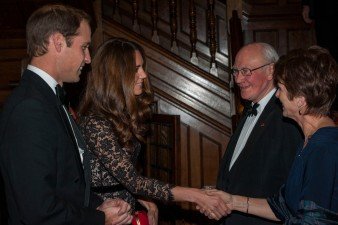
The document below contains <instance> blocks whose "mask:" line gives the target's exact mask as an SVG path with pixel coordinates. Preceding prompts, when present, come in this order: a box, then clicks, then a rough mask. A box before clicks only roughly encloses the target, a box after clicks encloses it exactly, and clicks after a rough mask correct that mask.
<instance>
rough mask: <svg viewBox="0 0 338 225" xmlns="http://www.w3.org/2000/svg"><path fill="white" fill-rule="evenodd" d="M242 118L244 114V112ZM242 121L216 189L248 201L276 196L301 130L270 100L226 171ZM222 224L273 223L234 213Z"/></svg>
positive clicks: (220, 173)
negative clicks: (243, 197) (250, 198)
mask: <svg viewBox="0 0 338 225" xmlns="http://www.w3.org/2000/svg"><path fill="white" fill-rule="evenodd" d="M244 115H245V112H244ZM245 119H246V118H245V117H243V118H242V119H241V120H240V122H239V124H238V127H237V129H236V130H235V132H234V134H233V136H232V137H231V139H230V141H229V143H228V146H227V149H226V152H225V154H224V156H223V158H222V160H221V163H220V168H219V174H218V179H217V188H218V189H220V190H223V191H225V192H228V193H231V194H235V195H236V194H237V195H244V196H248V197H258V198H264V197H268V196H271V195H273V194H275V193H277V192H278V190H279V188H280V186H281V185H282V184H283V183H284V182H285V181H286V178H287V176H288V171H289V169H290V167H291V164H292V162H293V159H294V157H295V152H296V149H297V147H298V146H299V145H300V144H301V143H302V136H301V133H300V129H299V128H298V127H297V125H296V124H295V123H294V122H293V121H291V120H290V119H287V118H284V117H283V116H282V109H281V105H280V102H279V100H278V99H277V98H276V97H275V96H273V97H272V98H271V99H270V101H269V102H268V104H267V105H266V107H265V108H264V110H263V112H262V114H261V115H260V117H259V118H258V120H257V123H256V125H255V127H254V128H253V130H252V132H251V134H250V136H249V138H248V140H247V143H246V145H245V146H244V148H243V150H242V152H241V154H240V155H239V157H238V158H237V160H236V161H235V163H234V164H233V166H232V168H231V170H230V171H229V165H230V161H231V158H232V155H233V153H234V149H235V147H236V143H237V142H239V141H241V140H238V138H239V135H240V133H241V130H242V128H243V125H244V122H245ZM221 224H227V225H254V224H257V225H258V224H259V225H267V224H275V223H274V222H271V221H268V220H264V219H260V218H257V217H254V216H250V215H247V214H243V213H239V212H233V213H232V214H231V215H229V216H228V217H225V218H224V219H223V220H222V221H221Z"/></svg>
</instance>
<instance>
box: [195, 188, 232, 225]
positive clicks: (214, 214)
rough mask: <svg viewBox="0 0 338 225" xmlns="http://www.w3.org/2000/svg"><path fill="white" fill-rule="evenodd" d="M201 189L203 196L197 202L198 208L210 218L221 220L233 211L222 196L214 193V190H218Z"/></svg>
mask: <svg viewBox="0 0 338 225" xmlns="http://www.w3.org/2000/svg"><path fill="white" fill-rule="evenodd" d="M200 191H201V192H202V193H203V195H201V196H202V198H200V199H199V201H198V202H196V203H197V206H196V209H198V210H199V211H200V212H201V213H203V214H204V215H206V216H207V217H208V218H209V219H215V220H219V219H221V218H222V217H223V216H227V215H228V214H229V213H231V209H230V208H229V207H228V206H227V202H226V201H224V200H223V198H222V196H221V195H219V194H214V192H218V191H217V190H215V189H214V190H200Z"/></svg>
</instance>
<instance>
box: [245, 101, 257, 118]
mask: <svg viewBox="0 0 338 225" xmlns="http://www.w3.org/2000/svg"><path fill="white" fill-rule="evenodd" d="M258 106H259V104H258V103H255V104H254V105H252V104H247V105H246V106H245V110H246V111H245V112H246V113H245V115H246V116H256V115H257V108H258Z"/></svg>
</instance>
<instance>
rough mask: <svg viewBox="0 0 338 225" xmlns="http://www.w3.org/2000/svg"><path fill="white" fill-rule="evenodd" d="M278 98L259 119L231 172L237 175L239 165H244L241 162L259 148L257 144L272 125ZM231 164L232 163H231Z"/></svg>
mask: <svg viewBox="0 0 338 225" xmlns="http://www.w3.org/2000/svg"><path fill="white" fill-rule="evenodd" d="M277 101H278V100H277V98H276V96H275V95H273V96H272V97H271V99H270V101H269V102H268V104H267V105H266V106H265V108H264V110H263V112H262V114H261V115H260V117H259V118H258V120H257V122H256V124H255V126H254V128H253V129H252V132H251V134H250V136H249V138H248V140H247V142H246V144H245V146H244V148H243V150H242V152H241V154H240V155H239V156H238V158H237V160H236V161H235V163H234V165H233V166H232V168H231V172H233V173H236V168H237V166H236V165H237V164H238V165H240V164H242V162H241V161H245V159H246V158H248V157H250V155H251V154H252V151H250V150H251V149H252V148H253V147H254V146H257V142H259V141H260V139H261V138H263V137H262V135H263V133H264V132H265V130H266V126H267V124H269V123H270V121H271V118H272V115H273V112H274V107H276V104H277ZM229 163H230V162H229Z"/></svg>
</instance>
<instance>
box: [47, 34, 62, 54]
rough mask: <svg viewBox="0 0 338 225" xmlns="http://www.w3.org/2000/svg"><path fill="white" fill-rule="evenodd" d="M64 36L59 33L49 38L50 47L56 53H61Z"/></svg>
mask: <svg viewBox="0 0 338 225" xmlns="http://www.w3.org/2000/svg"><path fill="white" fill-rule="evenodd" d="M64 39H65V38H64V36H63V35H62V34H60V33H55V34H52V35H51V37H50V42H51V45H52V47H54V48H55V50H56V51H57V52H61V49H62V47H63V45H64Z"/></svg>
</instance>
